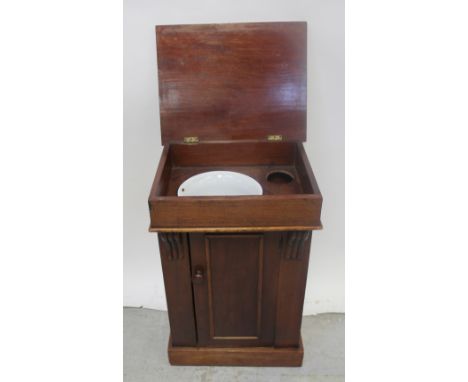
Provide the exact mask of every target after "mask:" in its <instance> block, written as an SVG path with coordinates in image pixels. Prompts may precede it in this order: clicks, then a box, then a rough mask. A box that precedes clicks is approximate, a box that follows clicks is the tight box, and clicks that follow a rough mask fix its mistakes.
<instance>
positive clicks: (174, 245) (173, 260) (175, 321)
mask: <svg viewBox="0 0 468 382" xmlns="http://www.w3.org/2000/svg"><path fill="white" fill-rule="evenodd" d="M158 238H159V248H160V253H161V263H162V269H163V274H164V286H165V289H166V300H167V309H168V313H169V324H170V327H171V338H172V345H174V346H195V345H196V343H197V335H196V324H195V313H194V310H193V294H192V279H191V271H190V255H189V249H188V248H189V247H188V237H187V234H183V233H160V234H158Z"/></svg>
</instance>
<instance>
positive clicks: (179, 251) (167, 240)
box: [159, 232, 186, 261]
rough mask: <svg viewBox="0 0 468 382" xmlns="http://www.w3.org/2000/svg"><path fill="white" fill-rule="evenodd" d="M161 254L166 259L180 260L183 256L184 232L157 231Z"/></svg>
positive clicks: (184, 250)
mask: <svg viewBox="0 0 468 382" xmlns="http://www.w3.org/2000/svg"><path fill="white" fill-rule="evenodd" d="M159 243H160V246H161V248H160V249H161V254H162V255H164V256H166V258H167V259H168V260H171V261H172V260H181V259H183V258H184V256H185V252H186V242H185V234H183V233H178V232H171V233H159Z"/></svg>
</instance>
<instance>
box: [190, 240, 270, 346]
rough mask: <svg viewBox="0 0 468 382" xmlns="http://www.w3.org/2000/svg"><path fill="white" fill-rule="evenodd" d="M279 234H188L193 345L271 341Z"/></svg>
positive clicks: (245, 344) (235, 344)
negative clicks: (194, 326)
mask: <svg viewBox="0 0 468 382" xmlns="http://www.w3.org/2000/svg"><path fill="white" fill-rule="evenodd" d="M278 243H279V236H278V235H277V234H274V233H271V234H270V233H266V234H264V233H262V234H191V235H190V247H191V257H192V278H193V290H194V298H195V310H196V322H197V331H198V344H199V345H209V346H260V345H263V346H265V345H272V344H273V342H274V320H275V309H276V290H277V281H278V269H279V250H278Z"/></svg>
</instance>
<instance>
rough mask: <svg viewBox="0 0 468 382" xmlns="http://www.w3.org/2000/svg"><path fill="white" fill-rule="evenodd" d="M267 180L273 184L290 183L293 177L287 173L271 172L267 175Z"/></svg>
mask: <svg viewBox="0 0 468 382" xmlns="http://www.w3.org/2000/svg"><path fill="white" fill-rule="evenodd" d="M267 180H268V181H269V182H271V183H275V184H286V183H291V182H292V181H293V180H294V176H293V175H292V174H291V173H289V172H287V171H272V172H270V173H269V174H268V175H267Z"/></svg>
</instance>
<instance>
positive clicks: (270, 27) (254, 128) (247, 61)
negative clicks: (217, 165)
mask: <svg viewBox="0 0 468 382" xmlns="http://www.w3.org/2000/svg"><path fill="white" fill-rule="evenodd" d="M156 37H157V53H158V77H159V105H160V114H161V138H162V143H163V144H167V143H170V142H183V141H185V142H190V141H192V142H196V141H199V142H206V141H231V140H256V141H259V140H260V141H265V140H283V141H305V140H306V93H307V49H306V48H307V44H306V41H307V24H306V23H305V22H274V23H247V24H209V25H208V24H207V25H167V26H157V27H156Z"/></svg>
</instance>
